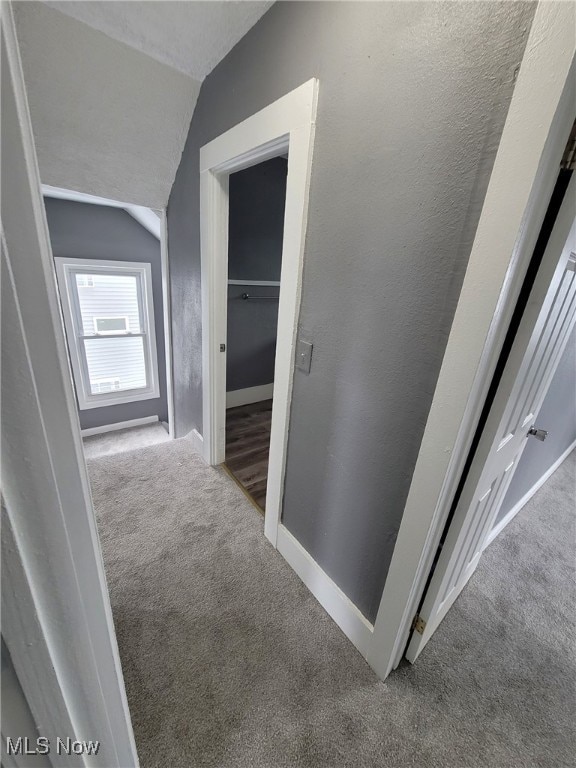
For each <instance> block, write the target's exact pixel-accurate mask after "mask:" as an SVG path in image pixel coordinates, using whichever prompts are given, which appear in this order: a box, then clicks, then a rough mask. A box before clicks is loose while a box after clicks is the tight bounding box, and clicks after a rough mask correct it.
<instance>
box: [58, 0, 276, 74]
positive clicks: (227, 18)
mask: <svg viewBox="0 0 576 768" xmlns="http://www.w3.org/2000/svg"><path fill="white" fill-rule="evenodd" d="M46 5H49V6H51V7H52V8H56V10H58V11H61V12H62V13H65V14H67V15H68V16H71V17H72V18H74V19H77V20H78V21H82V22H84V23H85V24H88V25H89V26H91V27H93V28H94V29H98V30H100V32H104V33H105V34H106V35H109V36H110V37H112V38H113V39H114V40H118V41H120V42H121V43H125V44H126V45H130V46H131V47H132V48H136V49H137V50H139V51H142V52H143V53H146V54H147V55H148V56H152V58H154V59H157V60H158V61H161V62H162V63H163V64H168V65H169V66H171V67H174V68H175V69H178V70H180V72H184V74H186V75H190V77H193V78H194V79H195V80H200V81H202V80H203V79H204V78H205V77H206V75H208V74H209V73H210V72H211V71H212V69H213V68H214V67H215V66H216V64H218V62H219V61H221V60H222V59H223V58H224V56H226V54H227V53H229V52H230V51H231V50H232V48H233V47H234V46H235V45H236V43H237V42H238V41H239V40H240V39H241V38H242V37H244V35H245V34H246V32H248V30H249V29H250V28H251V27H252V26H253V25H254V24H255V23H256V22H257V21H258V19H259V18H260V17H261V16H262V15H263V14H264V13H265V12H266V11H267V10H268V8H270V6H271V5H273V2H253V1H252V0H241V1H240V2H238V0H237V1H236V2H233V1H232V0H227V2H214V0H210V2H170V1H169V2H166V0H161V1H160V2H152V1H148V0H147V1H146V2H133V1H128V2H126V0H115V2H98V0H96V1H95V0H80V1H78V0H56V1H55V2H52V1H51V0H46Z"/></svg>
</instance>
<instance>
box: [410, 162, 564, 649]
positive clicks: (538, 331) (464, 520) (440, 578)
mask: <svg viewBox="0 0 576 768" xmlns="http://www.w3.org/2000/svg"><path fill="white" fill-rule="evenodd" d="M575 217H576V177H574V176H572V178H571V179H570V182H569V184H568V188H567V189H566V192H565V195H564V198H563V200H562V205H561V207H560V210H559V211H558V215H557V216H556V220H555V222H554V227H553V230H552V232H551V234H550V237H549V239H548V243H547V246H546V249H545V253H544V255H543V256H542V260H541V263H540V266H539V268H538V274H537V275H536V277H535V279H534V282H533V284H532V287H531V290H530V296H529V297H528V298H527V300H526V303H525V306H524V307H523V314H522V320H521V322H520V325H519V327H518V329H517V331H516V334H515V337H514V343H513V344H512V347H511V349H510V351H509V353H508V356H507V360H506V365H505V367H504V370H503V371H502V375H501V378H500V382H499V384H498V389H497V391H496V393H495V395H494V399H493V402H492V404H491V406H490V412H489V414H488V417H487V419H486V422H485V424H484V425H483V426H482V434H481V437H480V440H479V442H478V445H477V447H476V448H475V449H474V459H473V461H472V463H471V465H470V468H469V469H468V471H467V475H466V482H465V483H464V485H463V488H462V491H461V493H460V497H459V500H458V503H457V505H456V507H455V510H454V514H453V517H452V519H451V521H450V526H449V528H448V530H447V535H446V538H445V539H444V541H443V543H442V551H441V552H440V556H439V558H438V561H437V563H436V566H435V569H434V573H433V575H432V578H431V580H430V583H429V584H428V585H427V587H426V594H425V596H424V600H423V602H422V605H421V606H420V608H419V611H418V616H419V618H420V619H422V621H421V623H420V624H419V629H418V631H417V632H413V633H412V637H411V640H410V643H409V645H408V648H407V650H406V658H407V659H408V660H409V661H411V662H414V661H415V660H416V659H417V657H418V656H419V654H420V653H421V652H422V651H423V650H424V648H425V647H426V644H427V643H428V642H429V640H430V639H431V638H432V637H433V635H434V632H435V631H436V630H437V629H438V627H439V625H440V623H441V622H442V620H443V618H444V617H445V616H446V614H447V613H448V612H449V610H450V608H451V607H452V605H453V604H454V602H455V600H456V599H457V598H458V596H459V595H460V593H461V591H462V589H464V586H465V585H466V583H467V582H468V580H469V579H470V578H471V576H472V575H473V573H474V571H475V570H476V567H477V565H478V563H479V562H480V558H481V555H482V551H483V549H484V546H485V542H486V538H487V536H488V534H489V533H490V530H491V528H492V526H493V523H494V520H495V519H496V515H497V514H498V511H499V509H500V505H501V503H502V501H503V499H504V498H505V494H506V491H507V489H508V488H509V487H510V483H511V482H512V478H513V477H514V474H515V472H516V470H517V468H518V464H519V462H520V461H521V455H522V452H523V451H524V449H525V448H526V445H527V444H528V439H529V436H528V429H529V428H530V426H533V425H534V422H535V421H536V424H538V426H539V427H540V426H542V425H540V424H539V423H538V414H539V411H540V408H541V407H542V403H543V401H544V398H545V396H546V392H547V391H548V388H549V386H550V382H551V380H552V377H553V376H554V373H555V371H556V368H557V366H558V363H559V362H560V358H561V357H562V354H563V352H564V349H565V347H566V343H567V342H568V339H569V337H570V334H571V332H572V328H573V326H574V323H576V283H574V277H573V276H572V274H573V273H574V271H575V270H574V261H575V260H576V257H574V258H572V257H571V253H572V252H573V250H574V249H575V248H576V220H575ZM573 283H574V284H573ZM525 387H526V389H525ZM528 393H530V394H528ZM519 403H520V406H519ZM529 408H530V409H531V411H529V410H528V409H529ZM499 481H500V482H499Z"/></svg>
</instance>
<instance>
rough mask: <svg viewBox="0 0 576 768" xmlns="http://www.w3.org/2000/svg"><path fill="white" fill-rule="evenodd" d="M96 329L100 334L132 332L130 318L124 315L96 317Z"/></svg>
mask: <svg viewBox="0 0 576 768" xmlns="http://www.w3.org/2000/svg"><path fill="white" fill-rule="evenodd" d="M93 319H94V331H95V332H96V333H97V334H98V336H115V335H117V334H122V333H130V320H129V319H128V318H127V317H125V316H123V315H115V316H113V317H94V318H93Z"/></svg>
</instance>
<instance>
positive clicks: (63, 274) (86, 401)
mask: <svg viewBox="0 0 576 768" xmlns="http://www.w3.org/2000/svg"><path fill="white" fill-rule="evenodd" d="M54 261H55V264H56V276H57V278H58V289H59V293H60V301H61V304H62V313H63V315H64V327H65V330H66V338H67V340H68V350H69V355H70V363H71V365H72V372H73V374H74V386H75V389H76V397H77V399H78V407H79V408H80V410H81V411H84V410H87V409H89V408H104V407H106V406H109V405H119V404H121V403H133V402H136V401H138V400H150V399H152V398H156V397H160V385H159V378H158V354H157V351H156V332H155V323H154V301H153V297H152V268H151V266H150V264H148V263H146V262H129V261H111V260H96V259H69V258H65V257H56V258H55V259H54ZM84 271H87V272H91V273H93V274H98V273H101V274H111V273H117V274H124V275H126V276H130V277H136V278H137V280H138V281H139V289H138V301H139V304H140V315H141V322H142V326H143V327H142V328H141V329H140V331H139V332H137V333H133V332H129V333H126V332H125V331H123V332H119V333H117V334H114V333H110V332H105V333H96V332H94V333H85V329H84V328H83V326H82V320H81V316H80V307H79V303H78V295H77V290H78V289H77V288H76V286H75V283H74V277H75V275H76V274H78V273H79V272H84ZM116 336H118V337H121V338H123V339H124V338H126V337H130V336H133V337H138V338H142V340H143V343H144V364H145V367H146V380H147V382H148V386H146V387H145V388H142V387H139V388H138V389H123V390H119V391H116V392H114V391H112V392H101V393H98V394H92V392H91V387H90V377H89V375H88V364H87V360H86V353H85V351H84V349H85V348H84V342H85V341H86V340H87V339H92V338H94V339H98V338H107V339H110V338H114V337H116Z"/></svg>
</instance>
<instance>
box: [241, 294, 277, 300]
mask: <svg viewBox="0 0 576 768" xmlns="http://www.w3.org/2000/svg"><path fill="white" fill-rule="evenodd" d="M242 298H243V299H244V301H246V299H250V300H252V299H258V300H259V301H278V299H279V298H280V297H279V296H250V294H249V293H243V294H242Z"/></svg>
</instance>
